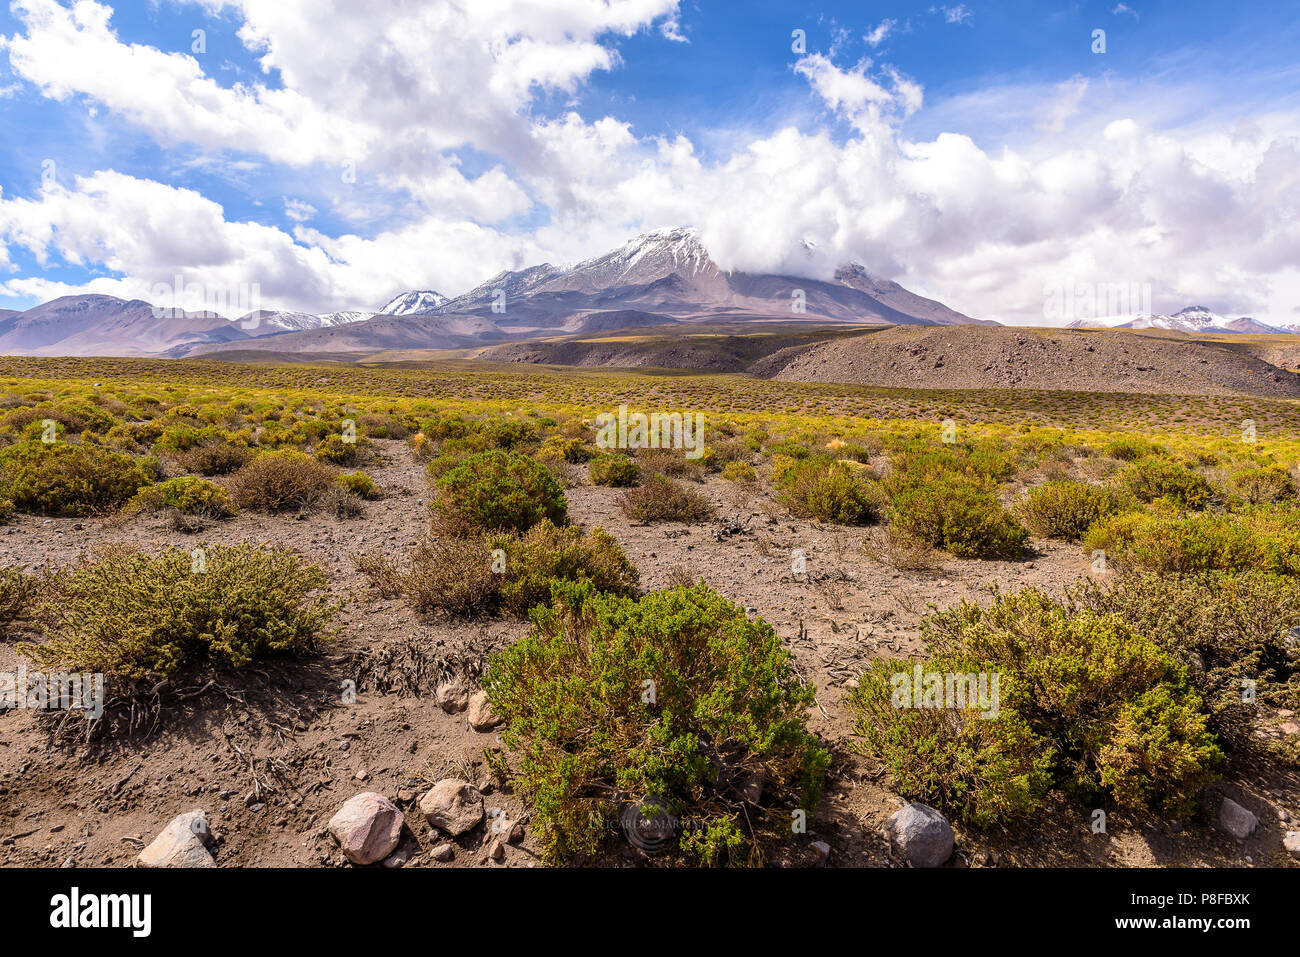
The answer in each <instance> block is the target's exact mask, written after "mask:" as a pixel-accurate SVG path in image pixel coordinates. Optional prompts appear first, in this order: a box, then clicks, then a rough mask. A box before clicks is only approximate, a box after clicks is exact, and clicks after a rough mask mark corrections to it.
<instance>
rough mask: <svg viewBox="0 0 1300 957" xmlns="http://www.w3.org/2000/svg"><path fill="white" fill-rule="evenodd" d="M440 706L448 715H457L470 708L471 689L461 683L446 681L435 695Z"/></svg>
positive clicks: (439, 686)
mask: <svg viewBox="0 0 1300 957" xmlns="http://www.w3.org/2000/svg"><path fill="white" fill-rule="evenodd" d="M435 698H436V699H437V702H438V706H439V707H440V708H442V710H443V711H445V712H447V713H448V714H456V713H457V712H460V711H464V710H465V709H466V708H468V707H469V689H468V688H466V687H465V685H464V684H463V683H461V682H459V681H444V682H443V683H442V684H440V685H438V690H437V692H436V693H435Z"/></svg>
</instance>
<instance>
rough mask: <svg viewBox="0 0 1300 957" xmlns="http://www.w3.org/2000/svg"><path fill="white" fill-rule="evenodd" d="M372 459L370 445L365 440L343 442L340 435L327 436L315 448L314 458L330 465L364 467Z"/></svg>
mask: <svg viewBox="0 0 1300 957" xmlns="http://www.w3.org/2000/svg"><path fill="white" fill-rule="evenodd" d="M373 457H374V452H373V450H372V449H371V447H370V443H369V442H367V441H366V440H365V439H354V440H353V441H351V442H347V441H344V439H343V436H341V435H328V436H326V437H325V438H324V439H322V440H321V442H320V444H319V445H317V446H316V458H317V460H319V461H321V462H328V463H329V464H330V465H343V466H347V467H349V468H355V467H356V466H358V465H364V464H366V463H367V462H369V461H370V460H371V459H372V458H373Z"/></svg>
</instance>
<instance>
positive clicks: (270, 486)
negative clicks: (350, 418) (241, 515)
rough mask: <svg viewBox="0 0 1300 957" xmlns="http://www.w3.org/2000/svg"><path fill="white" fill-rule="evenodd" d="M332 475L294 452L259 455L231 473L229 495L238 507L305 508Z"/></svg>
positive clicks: (316, 499) (320, 494)
mask: <svg viewBox="0 0 1300 957" xmlns="http://www.w3.org/2000/svg"><path fill="white" fill-rule="evenodd" d="M334 475H335V471H334V469H332V468H330V467H329V466H328V465H326V464H324V463H323V462H318V461H317V460H316V459H314V458H312V457H311V456H310V455H307V454H305V453H303V452H299V451H297V450H295V449H281V450H280V451H277V452H262V453H260V454H259V455H258V456H257V457H256V458H254V459H253V460H252V461H251V462H249V463H248V464H247V465H245V466H244V467H243V468H242V469H240V470H239V471H238V472H236V473H235V476H234V478H233V480H232V481H231V486H230V488H231V495H232V497H233V498H234V500H235V504H236V505H238V506H239V507H240V508H253V509H265V510H266V511H268V512H278V511H282V510H284V509H288V508H306V507H308V506H310V505H314V504H316V503H317V502H319V501H320V499H321V498H322V497H323V496H324V495H325V493H326V492H328V491H329V489H330V486H332V485H333V484H334Z"/></svg>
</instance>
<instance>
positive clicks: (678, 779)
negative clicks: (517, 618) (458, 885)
mask: <svg viewBox="0 0 1300 957" xmlns="http://www.w3.org/2000/svg"><path fill="white" fill-rule="evenodd" d="M553 601H554V605H553V607H550V608H539V609H537V610H536V611H535V612H534V613H533V627H532V630H531V632H530V633H529V635H528V637H527V638H525V639H523V640H522V641H519V642H517V643H516V644H514V645H512V646H510V647H509V648H507V649H506V650H505V651H503V652H501V653H500V654H498V655H496V656H494V657H493V659H492V660H491V662H490V663H489V667H488V671H487V674H486V676H485V680H484V688H485V689H486V691H487V693H488V698H489V700H490V702H491V705H492V708H493V710H494V711H495V712H496V713H497V714H498V715H500V716H501V717H502V718H504V719H505V722H506V724H505V727H504V730H503V732H502V737H503V739H504V741H505V742H506V744H507V746H508V747H510V748H512V749H516V750H519V751H521V767H520V772H519V775H518V778H517V780H516V782H515V783H516V785H517V787H518V788H519V789H520V790H521V791H522V792H523V793H524V794H525V795H526V796H527V797H528V798H529V800H530V802H531V804H532V807H533V815H534V820H535V821H536V822H537V823H538V825H539V826H540V833H541V841H542V848H543V853H544V855H545V857H546V859H547V860H548V861H554V862H559V861H566V860H571V859H573V858H574V857H575V856H579V855H593V854H595V853H597V852H598V851H599V850H600V849H601V846H602V843H603V841H604V839H605V837H606V835H607V834H608V833H609V831H610V829H611V826H616V823H615V822H616V821H617V820H618V819H619V817H620V813H621V812H626V810H627V808H628V807H629V806H631V805H635V804H636V803H637V802H639V801H641V800H642V799H643V798H647V797H650V798H651V799H652V800H653V801H654V802H655V803H658V804H660V806H662V807H664V808H665V810H666V811H667V812H668V813H670V814H671V815H674V816H675V817H677V818H679V819H686V820H689V821H691V822H692V827H690V828H688V829H683V830H682V832H681V833H680V834H679V835H677V838H678V843H677V847H678V850H679V851H680V852H681V853H682V854H684V855H686V856H687V857H690V858H692V859H695V860H698V861H701V862H703V863H706V864H716V863H761V862H762V861H763V859H764V857H765V856H766V854H767V853H768V852H769V849H770V848H771V847H773V846H774V845H776V844H777V843H778V842H780V841H783V840H789V838H790V835H791V828H790V818H791V812H792V810H793V809H795V808H803V809H806V810H807V809H812V808H814V807H816V805H817V799H818V793H819V791H820V787H821V782H822V778H823V776H824V774H825V771H826V768H827V766H828V764H829V760H830V759H829V755H828V754H827V752H826V751H825V750H824V749H823V748H822V747H821V746H820V745H819V744H818V743H817V741H816V739H815V738H814V736H813V735H812V734H811V733H810V732H809V731H808V729H807V712H808V709H809V707H810V706H811V705H812V703H813V696H814V689H813V688H811V687H809V686H807V685H805V684H803V683H802V682H801V681H800V679H799V677H798V675H797V674H796V672H795V669H794V665H793V660H792V658H791V655H790V653H789V652H788V651H786V650H785V649H784V648H783V647H782V645H781V640H780V639H779V638H778V637H777V635H776V633H775V632H774V631H773V630H772V628H771V627H770V626H769V625H768V624H767V623H765V622H763V621H761V620H756V621H751V620H749V619H748V618H746V616H745V613H744V611H743V610H742V609H740V608H737V607H736V606H735V605H732V604H731V603H730V602H728V601H726V600H725V599H723V598H722V597H720V596H719V595H717V594H715V593H714V592H712V591H710V590H709V589H708V588H707V587H706V586H704V585H697V586H695V587H693V588H674V589H671V590H666V591H660V592H654V593H652V594H650V595H647V596H645V597H644V598H642V599H640V601H633V600H631V599H628V598H620V597H615V596H611V595H606V594H602V593H600V592H598V591H597V590H596V589H595V587H594V586H593V585H592V584H591V583H590V582H583V583H579V584H572V583H566V584H561V585H556V586H555V590H554V592H553ZM754 779H761V780H762V781H763V789H762V795H761V798H759V799H758V801H757V802H754V801H753V799H752V795H751V798H750V801H749V802H746V801H745V800H744V799H743V798H742V797H741V796H740V793H741V792H740V789H741V788H742V787H743V785H744V783H745V782H747V781H750V780H754ZM620 795H623V796H624V797H622V798H620ZM632 813H636V812H635V811H633V812H632Z"/></svg>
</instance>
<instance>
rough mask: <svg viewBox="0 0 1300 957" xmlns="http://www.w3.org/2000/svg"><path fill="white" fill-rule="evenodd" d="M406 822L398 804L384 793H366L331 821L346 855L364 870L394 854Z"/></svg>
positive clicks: (347, 803)
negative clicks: (369, 865)
mask: <svg viewBox="0 0 1300 957" xmlns="http://www.w3.org/2000/svg"><path fill="white" fill-rule="evenodd" d="M404 822H405V817H403V815H402V812H401V811H399V810H398V809H397V805H396V804H394V803H393V802H392V801H390V800H388V798H386V797H384V796H383V795H382V794H378V793H376V792H374V791H363V792H362V793H360V794H354V795H353V796H352V797H350V798H348V799H347V801H345V802H344V804H343V806H342V807H341V808H339V809H338V811H337V812H335V814H334V816H333V817H332V818H330V822H329V825H328V829H329V833H330V835H331V836H332V837H333V838H334V840H336V841H338V843H339V847H340V848H341V849H342V851H343V856H344V857H346V858H347V859H348V860H349V861H351V862H352V863H353V864H359V865H361V866H363V867H364V866H365V865H367V864H374V863H375V862H376V861H382V860H384V858H386V857H388V856H389V855H390V854H392V853H393V851H394V850H395V849H396V848H397V844H398V842H399V841H400V840H401V837H402V824H403V823H404Z"/></svg>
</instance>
